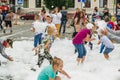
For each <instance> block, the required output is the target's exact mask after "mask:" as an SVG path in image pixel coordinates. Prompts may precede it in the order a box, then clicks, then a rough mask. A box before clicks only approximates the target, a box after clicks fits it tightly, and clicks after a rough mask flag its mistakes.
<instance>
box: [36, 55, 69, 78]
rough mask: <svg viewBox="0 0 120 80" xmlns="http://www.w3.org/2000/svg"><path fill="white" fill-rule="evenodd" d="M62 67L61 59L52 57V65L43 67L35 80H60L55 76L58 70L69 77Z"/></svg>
mask: <svg viewBox="0 0 120 80" xmlns="http://www.w3.org/2000/svg"><path fill="white" fill-rule="evenodd" d="M62 68H63V61H62V60H61V59H60V58H57V57H54V59H53V62H52V65H49V66H47V67H45V68H44V69H43V70H42V71H41V72H40V74H39V75H38V79H37V80H61V78H60V77H59V76H57V74H58V72H60V73H62V74H64V75H65V76H66V77H68V78H70V76H69V75H68V74H67V73H66V72H65V71H64V70H62Z"/></svg>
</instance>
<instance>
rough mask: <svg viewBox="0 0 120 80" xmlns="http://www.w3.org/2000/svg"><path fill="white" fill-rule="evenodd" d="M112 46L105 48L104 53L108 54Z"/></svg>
mask: <svg viewBox="0 0 120 80" xmlns="http://www.w3.org/2000/svg"><path fill="white" fill-rule="evenodd" d="M113 49H114V48H105V50H104V54H109V53H110V52H111V51H112V50H113Z"/></svg>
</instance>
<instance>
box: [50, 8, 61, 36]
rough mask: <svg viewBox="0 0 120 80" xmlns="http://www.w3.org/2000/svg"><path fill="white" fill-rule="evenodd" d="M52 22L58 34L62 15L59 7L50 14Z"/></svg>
mask: <svg viewBox="0 0 120 80" xmlns="http://www.w3.org/2000/svg"><path fill="white" fill-rule="evenodd" d="M52 17H53V20H52V22H53V23H54V24H55V26H56V28H57V31H58V32H60V24H61V18H62V14H61V12H60V9H59V7H56V8H55V9H54V12H53V14H52ZM57 37H59V33H58V35H57Z"/></svg>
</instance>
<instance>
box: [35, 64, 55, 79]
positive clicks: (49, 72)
mask: <svg viewBox="0 0 120 80" xmlns="http://www.w3.org/2000/svg"><path fill="white" fill-rule="evenodd" d="M56 75H57V74H56V72H55V71H54V70H53V68H52V65H49V66H47V67H45V68H44V69H43V70H42V71H41V72H40V74H39V75H38V79H37V80H49V78H52V79H54V78H55V77H56Z"/></svg>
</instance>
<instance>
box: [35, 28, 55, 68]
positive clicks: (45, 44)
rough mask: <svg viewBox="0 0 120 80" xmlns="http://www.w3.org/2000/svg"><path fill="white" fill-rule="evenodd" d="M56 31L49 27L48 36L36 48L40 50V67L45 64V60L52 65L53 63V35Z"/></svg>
mask: <svg viewBox="0 0 120 80" xmlns="http://www.w3.org/2000/svg"><path fill="white" fill-rule="evenodd" d="M53 33H54V29H53V28H52V27H49V26H48V27H47V35H46V36H45V37H44V39H43V41H42V43H41V44H40V45H38V46H37V47H36V49H37V48H39V51H38V53H39V54H38V66H39V67H40V66H41V65H42V63H43V60H44V59H45V58H46V59H47V60H49V62H50V64H51V63H52V60H53V59H52V56H51V55H50V47H51V45H52V40H53V39H52V35H53Z"/></svg>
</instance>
